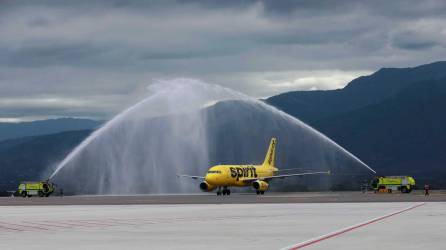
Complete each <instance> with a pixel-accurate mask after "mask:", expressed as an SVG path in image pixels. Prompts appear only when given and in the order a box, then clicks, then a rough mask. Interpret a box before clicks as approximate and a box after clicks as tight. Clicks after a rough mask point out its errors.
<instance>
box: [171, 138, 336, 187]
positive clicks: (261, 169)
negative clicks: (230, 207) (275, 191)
mask: <svg viewBox="0 0 446 250" xmlns="http://www.w3.org/2000/svg"><path fill="white" fill-rule="evenodd" d="M276 144H277V140H276V138H272V139H271V143H270V144H269V148H268V152H267V153H266V157H265V161H264V162H263V164H262V165H216V166H213V167H211V168H209V170H208V171H207V173H206V176H193V175H178V177H189V178H192V179H201V180H203V181H202V182H201V183H200V189H201V190H202V191H204V192H210V191H212V190H214V189H217V195H222V194H223V195H230V194H231V191H230V190H229V187H231V186H235V187H244V186H252V187H253V188H254V189H255V190H256V193H257V194H264V193H265V191H266V190H267V189H268V187H269V181H270V180H272V179H276V178H281V179H283V178H286V177H291V176H302V175H312V174H330V171H327V172H308V173H297V174H283V175H280V174H279V175H278V173H279V169H277V168H276V167H275V165H274V163H275V158H276ZM287 170H289V169H287ZM222 188H223V190H222Z"/></svg>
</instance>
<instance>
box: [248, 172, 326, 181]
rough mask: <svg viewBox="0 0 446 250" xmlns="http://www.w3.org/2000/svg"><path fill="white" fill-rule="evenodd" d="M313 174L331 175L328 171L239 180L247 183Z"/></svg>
mask: <svg viewBox="0 0 446 250" xmlns="http://www.w3.org/2000/svg"><path fill="white" fill-rule="evenodd" d="M313 174H331V173H330V171H326V172H307V173H297V174H282V175H273V176H264V177H260V178H243V179H241V180H243V181H246V182H249V181H256V180H265V179H275V178H280V179H284V178H286V177H292V176H304V175H313Z"/></svg>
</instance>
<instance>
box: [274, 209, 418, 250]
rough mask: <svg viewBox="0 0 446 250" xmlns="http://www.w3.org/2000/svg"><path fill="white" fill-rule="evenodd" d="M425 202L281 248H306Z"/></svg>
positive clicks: (291, 249) (293, 249)
mask: <svg viewBox="0 0 446 250" xmlns="http://www.w3.org/2000/svg"><path fill="white" fill-rule="evenodd" d="M425 204H426V203H425V202H423V203H419V204H416V205H412V206H410V207H407V208H404V209H402V210H398V211H396V212H393V213H390V214H386V215H383V216H380V217H377V218H374V219H371V220H368V221H365V222H362V223H359V224H355V225H353V226H349V227H346V228H343V229H340V230H337V231H334V232H331V233H328V234H325V235H321V236H319V237H316V238H313V239H309V240H306V241H304V242H301V243H298V244H295V245H291V246H287V247H284V248H282V249H281V250H296V249H301V248H304V247H307V246H310V245H313V244H316V243H319V242H321V241H324V240H327V239H330V238H333V237H336V236H339V235H341V234H345V233H347V232H350V231H353V230H355V229H358V228H361V227H365V226H367V225H370V224H373V223H375V222H378V221H381V220H384V219H387V218H389V217H392V216H395V215H398V214H401V213H404V212H407V211H409V210H412V209H415V208H417V207H421V206H423V205H425Z"/></svg>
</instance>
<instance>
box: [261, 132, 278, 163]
mask: <svg viewBox="0 0 446 250" xmlns="http://www.w3.org/2000/svg"><path fill="white" fill-rule="evenodd" d="M276 143H277V140H276V138H271V142H270V143H269V148H268V152H266V156H265V161H264V162H263V166H268V167H274V165H275V161H276Z"/></svg>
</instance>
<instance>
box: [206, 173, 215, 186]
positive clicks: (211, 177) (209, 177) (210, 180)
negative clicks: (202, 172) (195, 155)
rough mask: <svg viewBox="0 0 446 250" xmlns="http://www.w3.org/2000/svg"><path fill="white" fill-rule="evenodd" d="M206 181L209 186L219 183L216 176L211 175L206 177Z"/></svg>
mask: <svg viewBox="0 0 446 250" xmlns="http://www.w3.org/2000/svg"><path fill="white" fill-rule="evenodd" d="M204 180H205V181H206V182H207V183H209V184H215V183H216V182H217V178H216V177H215V175H209V174H207V175H206V177H205V178H204Z"/></svg>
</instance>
